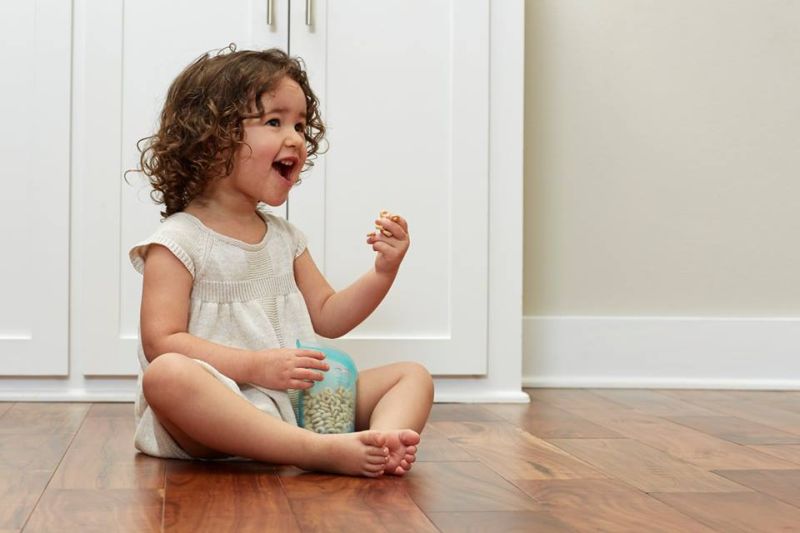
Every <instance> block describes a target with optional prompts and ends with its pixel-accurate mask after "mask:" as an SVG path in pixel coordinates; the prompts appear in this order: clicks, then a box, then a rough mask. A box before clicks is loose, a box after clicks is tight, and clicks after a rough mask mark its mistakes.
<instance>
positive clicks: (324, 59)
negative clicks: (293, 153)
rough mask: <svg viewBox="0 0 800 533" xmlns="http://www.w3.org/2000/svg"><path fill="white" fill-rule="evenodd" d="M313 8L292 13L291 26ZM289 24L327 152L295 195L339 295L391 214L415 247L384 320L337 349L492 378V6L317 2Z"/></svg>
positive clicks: (301, 220)
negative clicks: (376, 224)
mask: <svg viewBox="0 0 800 533" xmlns="http://www.w3.org/2000/svg"><path fill="white" fill-rule="evenodd" d="M305 9H306V3H305V2H304V1H300V0H298V1H294V0H293V3H292V13H293V14H294V13H296V12H301V13H303V14H305V13H304V10H305ZM313 9H314V12H313V13H312V14H311V17H310V18H311V20H312V24H311V25H308V24H307V23H306V17H305V16H303V17H296V18H295V17H293V18H292V21H291V41H290V52H291V53H292V54H293V55H299V56H301V57H303V58H304V59H305V60H306V63H307V64H308V67H309V75H310V78H311V81H312V86H313V87H314V89H315V91H316V92H317V93H318V96H319V97H320V99H321V101H322V111H323V119H324V120H325V121H326V123H327V126H328V141H329V146H330V149H329V151H328V153H326V154H325V155H323V156H321V157H319V158H318V160H317V162H316V166H315V167H314V169H313V170H312V171H311V172H310V173H309V175H308V176H306V177H305V178H304V181H303V183H302V184H301V185H300V186H298V187H297V189H296V190H295V191H293V192H292V196H290V199H289V219H290V220H292V221H293V222H295V223H296V224H297V225H298V226H299V227H300V228H301V229H303V230H304V231H305V232H306V233H307V235H308V237H309V242H310V245H309V247H310V251H311V253H312V256H313V257H314V258H315V260H316V262H317V263H318V265H319V266H320V268H321V269H322V270H323V271H324V272H325V274H326V276H327V277H328V279H329V280H330V282H331V284H332V285H333V286H334V287H336V288H344V287H345V286H346V285H348V284H349V283H351V282H352V281H354V280H355V279H357V277H358V276H360V275H361V274H362V273H363V272H364V271H366V270H367V269H368V268H369V267H370V266H371V265H372V262H373V260H374V259H373V258H374V253H373V252H372V250H371V248H370V247H369V246H367V245H366V244H365V234H366V233H367V232H368V231H371V230H372V226H373V221H374V219H375V218H376V216H377V215H378V212H379V211H380V210H381V209H384V208H385V209H389V210H391V211H393V212H396V213H399V214H402V215H403V216H405V217H406V218H407V219H408V220H409V226H410V233H411V237H412V244H411V248H410V250H409V253H408V255H407V256H406V259H405V262H404V264H403V266H402V267H401V272H400V275H399V277H398V278H397V281H396V283H395V286H394V287H393V288H392V291H391V292H390V294H389V296H388V297H387V299H386V300H385V301H384V303H383V304H382V305H381V307H379V308H378V310H377V311H376V312H375V314H374V315H373V316H372V317H370V318H369V319H368V320H367V321H366V322H365V323H364V324H362V325H361V326H360V327H359V328H357V329H356V330H355V331H353V332H352V333H351V334H349V335H348V336H347V337H346V338H345V339H342V340H340V341H337V344H339V345H340V346H342V347H344V348H345V349H348V350H349V351H351V352H352V353H353V354H354V355H356V357H358V360H359V362H360V363H361V364H362V365H363V366H372V365H376V364H383V363H388V362H391V361H396V360H408V359H413V360H418V361H420V362H423V363H424V364H425V365H426V366H427V367H428V368H429V369H430V370H431V371H432V372H433V373H436V374H449V375H456V374H484V373H485V372H486V355H487V354H486V350H487V290H488V289H487V288H488V268H487V264H488V221H489V216H488V187H489V182H488V178H489V166H488V150H489V140H488V132H489V92H488V88H489V58H488V57H489V56H488V53H489V3H488V1H486V0H469V1H467V0H458V1H455V0H454V1H446V0H436V1H422V0H415V1H404V2H370V3H364V2H359V1H356V0H336V2H327V1H325V0H316V1H315V2H313Z"/></svg>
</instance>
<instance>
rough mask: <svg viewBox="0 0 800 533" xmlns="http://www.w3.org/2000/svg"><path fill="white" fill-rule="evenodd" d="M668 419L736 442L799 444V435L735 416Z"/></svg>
mask: <svg viewBox="0 0 800 533" xmlns="http://www.w3.org/2000/svg"><path fill="white" fill-rule="evenodd" d="M668 420H671V421H673V422H676V423H678V424H681V425H683V426H687V427H690V428H694V429H697V430H699V431H702V432H703V433H708V434H709V435H714V436H715V437H719V438H720V439H724V440H727V441H730V442H735V443H736V444H800V435H793V434H791V433H785V432H783V431H780V430H777V429H774V428H771V427H769V426H764V425H762V424H759V423H757V422H753V421H751V420H745V419H743V418H738V417H735V416H720V415H715V416H670V417H668Z"/></svg>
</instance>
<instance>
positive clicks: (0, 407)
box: [0, 402, 14, 417]
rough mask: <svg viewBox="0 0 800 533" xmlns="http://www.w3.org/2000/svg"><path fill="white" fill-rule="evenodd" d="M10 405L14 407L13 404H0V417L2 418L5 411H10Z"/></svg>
mask: <svg viewBox="0 0 800 533" xmlns="http://www.w3.org/2000/svg"><path fill="white" fill-rule="evenodd" d="M12 405H14V402H0V417H2V416H3V415H4V414H5V412H6V411H8V410H9V409H11V406H12Z"/></svg>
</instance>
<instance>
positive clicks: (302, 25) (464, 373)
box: [0, 0, 523, 401]
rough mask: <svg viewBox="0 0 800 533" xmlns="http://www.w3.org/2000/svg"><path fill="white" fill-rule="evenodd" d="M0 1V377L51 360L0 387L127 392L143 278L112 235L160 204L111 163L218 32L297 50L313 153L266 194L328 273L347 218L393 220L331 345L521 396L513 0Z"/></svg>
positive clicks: (144, 229) (350, 263)
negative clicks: (285, 191)
mask: <svg viewBox="0 0 800 533" xmlns="http://www.w3.org/2000/svg"><path fill="white" fill-rule="evenodd" d="M70 6H71V9H70ZM2 9H3V17H2V19H1V21H0V25H1V26H0V28H2V30H3V33H2V42H3V44H4V45H5V49H6V50H7V53H6V54H5V56H6V59H5V60H4V61H12V64H11V65H10V68H12V69H13V70H14V71H15V72H19V73H20V74H19V75H18V76H17V77H12V78H9V79H4V80H3V87H2V96H3V98H0V102H2V103H0V105H2V106H3V112H4V117H6V118H8V119H9V120H6V122H5V124H4V129H3V137H2V141H3V143H2V146H3V149H4V150H9V155H8V156H7V157H6V158H5V159H6V161H7V162H8V163H7V165H6V168H7V172H8V176H9V177H8V178H7V179H5V180H4V183H3V184H4V194H3V195H0V217H2V219H0V221H1V222H3V224H4V228H14V231H9V230H6V231H3V232H2V233H0V245H2V248H1V249H2V250H3V252H4V255H3V259H4V261H0V283H1V284H2V291H3V292H2V294H3V295H4V296H5V298H4V301H3V302H2V303H0V375H5V376H25V375H30V376H35V375H53V376H67V378H65V379H63V380H61V381H59V382H58V387H55V386H53V383H56V382H55V381H46V380H38V381H37V380H35V379H34V378H33V377H31V378H30V379H28V378H22V377H18V378H0V396H3V394H5V397H8V398H12V399H13V398H16V397H21V396H20V395H19V394H15V393H13V392H7V391H12V390H24V389H25V387H26V383H27V384H30V386H31V387H34V389H35V390H41V391H44V393H45V395H44V396H43V395H39V396H36V397H45V396H46V395H47V394H50V395H51V396H49V397H51V398H52V397H68V398H72V399H76V398H80V397H83V396H82V395H85V394H88V395H90V397H97V396H91V395H95V394H96V393H98V394H100V393H101V391H108V394H107V395H105V394H106V393H105V392H102V394H101V397H104V398H128V396H126V395H125V394H129V393H128V392H126V393H124V394H123V393H120V396H115V394H116V393H114V392H113V391H114V390H115V387H121V389H120V390H124V391H130V390H131V389H130V388H129V387H130V386H131V383H132V380H131V379H130V377H131V376H134V375H135V374H136V373H137V370H138V368H137V367H138V365H137V362H136V357H135V351H136V345H137V343H138V340H137V337H138V322H139V317H138V309H139V300H140V295H141V277H140V276H139V275H138V274H136V273H135V272H134V271H133V269H132V268H131V266H130V265H129V262H128V259H127V250H128V248H129V247H130V246H131V245H132V244H134V243H135V242H137V241H139V240H140V239H142V238H144V237H146V236H147V235H149V234H150V233H151V232H152V231H153V230H154V229H155V228H156V227H157V226H158V224H159V218H160V216H159V214H158V212H159V210H160V206H156V205H154V204H153V203H152V202H151V200H150V198H149V187H148V186H147V185H146V182H145V180H144V178H143V177H142V176H141V175H138V174H129V176H128V181H127V182H126V180H125V179H124V178H123V174H124V172H125V171H126V170H128V169H133V168H135V167H136V166H137V164H138V155H139V154H138V152H137V150H136V142H137V141H138V140H139V139H140V138H142V137H145V136H147V135H149V134H150V133H151V132H152V131H153V130H154V128H155V127H156V124H157V120H158V111H159V110H160V107H161V104H162V102H163V98H164V95H165V93H166V90H167V87H168V85H169V83H170V82H171V81H172V79H173V78H174V77H175V76H176V75H177V73H178V72H179V71H180V70H181V69H182V68H183V67H184V66H185V65H187V64H188V63H189V62H191V61H192V60H193V59H195V58H196V57H198V56H199V55H200V54H201V53H203V52H205V51H210V50H214V49H219V48H222V47H225V46H227V45H228V44H229V43H232V42H233V43H236V44H237V45H238V46H239V48H259V49H264V48H270V47H279V48H284V49H286V50H288V51H289V53H290V54H291V55H295V56H300V57H302V58H303V59H304V61H305V63H306V66H307V70H308V72H309V76H310V79H311V82H312V86H313V88H314V89H315V91H316V92H317V94H318V96H319V97H320V100H321V103H322V112H323V119H324V120H325V122H326V125H327V127H328V143H329V151H328V152H327V153H325V154H323V155H321V156H319V158H318V159H317V164H316V166H315V167H314V169H313V170H312V171H311V172H310V173H309V174H308V175H307V176H305V178H304V183H303V184H301V185H300V186H299V187H298V188H296V189H295V190H294V191H293V192H292V194H291V195H290V199H289V202H287V204H288V205H287V206H284V207H285V209H284V210H283V211H282V213H283V214H284V215H285V216H287V217H288V218H289V219H290V220H292V221H293V222H294V223H296V224H297V225H298V226H299V227H300V228H301V229H302V230H303V231H304V232H305V233H306V234H307V235H308V236H309V240H310V251H311V253H312V255H313V257H314V258H315V260H316V261H317V263H318V265H319V266H320V268H321V269H322V270H323V271H324V272H325V274H326V276H327V277H328V279H329V280H330V281H331V283H332V284H333V285H334V286H335V287H337V288H343V287H344V286H346V285H347V284H349V283H351V282H352V281H354V280H355V279H356V278H357V277H358V276H360V275H361V274H363V272H365V271H366V270H367V269H369V268H371V266H372V263H373V258H374V255H373V252H372V251H371V249H370V247H368V246H367V245H366V244H365V234H366V233H367V232H369V231H372V229H373V227H372V226H373V220H374V219H375V217H376V215H377V214H378V212H379V211H380V210H381V209H389V210H392V211H393V212H396V213H400V214H402V215H404V216H405V217H406V218H407V219H408V220H409V223H410V229H411V236H412V245H411V249H410V251H409V253H408V255H407V256H406V260H405V262H404V264H403V266H402V268H401V273H400V276H399V277H398V279H397V282H396V283H395V286H394V287H393V289H392V291H391V292H390V293H389V295H388V297H387V299H386V300H385V302H384V303H383V304H382V305H381V306H380V307H379V309H378V310H377V311H376V313H375V314H374V315H373V316H372V317H370V318H369V319H368V320H367V321H366V322H365V323H364V324H362V325H361V326H360V327H359V328H357V329H356V330H354V331H353V332H351V333H350V334H349V335H347V336H346V337H345V338H343V339H338V340H336V341H334V342H335V343H337V344H339V345H341V346H342V347H344V348H345V349H347V350H348V351H350V352H351V353H352V354H353V355H354V356H355V357H356V358H357V360H358V362H359V364H360V366H361V367H363V368H366V367H370V366H374V365H378V364H384V363H388V362H392V361H397V360H417V361H420V362H422V363H423V364H425V365H426V366H427V367H428V368H429V369H430V370H431V371H432V372H433V373H434V374H436V375H438V376H443V377H447V379H446V380H443V381H440V383H439V384H438V385H437V395H438V394H440V393H442V391H444V394H445V395H444V396H442V397H445V398H448V399H450V400H451V401H452V400H462V399H467V400H474V399H475V398H476V397H482V398H492V399H495V400H498V399H499V400H501V401H502V400H508V399H510V400H512V401H517V400H519V399H521V397H520V393H519V384H520V372H521V352H520V350H521V344H520V342H521V341H520V338H521V335H520V325H521V293H520V291H521V244H520V242H521V237H519V235H520V233H519V232H520V229H521V227H522V218H521V192H522V186H521V179H522V166H521V141H520V139H521V134H522V121H521V118H519V117H520V116H521V110H522V109H521V108H522V98H521V95H522V74H521V73H522V48H523V31H522V29H523V27H522V24H523V23H522V13H523V4H522V2H521V0H514V1H512V0H508V1H505V0H504V1H502V2H494V3H492V2H490V0H427V1H423V0H405V1H403V2H399V1H386V2H360V1H355V0H336V1H335V2H333V1H331V2H329V1H327V0H312V1H311V2H306V0H259V1H253V0H229V1H226V2H220V1H219V0H203V1H197V0H194V1H189V0H172V1H170V2H157V1H156V0H137V1H135V2H125V1H123V0H104V1H102V2H100V1H90V0H72V2H70V1H69V0H31V1H29V2H13V3H6V4H4V6H3V8H2ZM307 9H310V12H307V11H306V10H307ZM269 10H271V15H272V17H271V18H272V21H271V23H270V24H268V23H267V19H268V11H269ZM70 24H71V27H70ZM490 29H491V30H492V31H490ZM501 29H502V31H501ZM70 43H71V47H70ZM70 80H71V81H70ZM43 104H44V105H43ZM490 154H491V156H490ZM16 175H19V176H22V177H23V178H21V179H14V177H15V176H16ZM490 177H491V178H492V180H493V183H492V187H491V188H490V187H489V182H490ZM518 204H519V205H518ZM514 236H517V238H515V237H514ZM490 350H491V351H494V353H495V354H496V355H495V356H494V357H491V358H489V359H488V360H487V354H488V353H489V351H490ZM26 380H27V381H26ZM476 387H477V388H476ZM34 389H31V390H32V391H34ZM478 389H480V390H478ZM59 390H60V391H62V392H58V391H59ZM37 394H39V393H38V392H31V395H37ZM76 395H77V396H76ZM476 395H477V396H476ZM25 397H26V398H29V397H31V396H25Z"/></svg>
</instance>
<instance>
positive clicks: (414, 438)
mask: <svg viewBox="0 0 800 533" xmlns="http://www.w3.org/2000/svg"><path fill="white" fill-rule="evenodd" d="M399 436H400V442H402V443H403V444H404V445H406V446H416V445H417V444H419V441H420V436H419V433H417V432H416V431H414V430H411V429H404V430H403V431H401V432H400V435H399Z"/></svg>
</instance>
